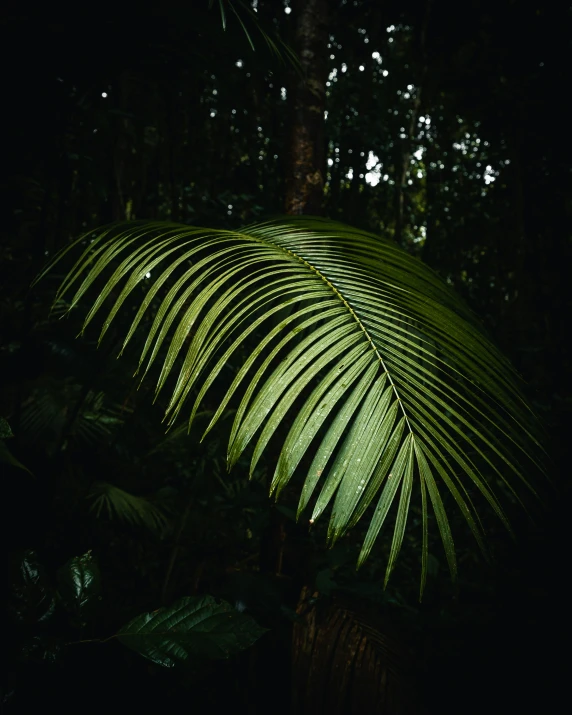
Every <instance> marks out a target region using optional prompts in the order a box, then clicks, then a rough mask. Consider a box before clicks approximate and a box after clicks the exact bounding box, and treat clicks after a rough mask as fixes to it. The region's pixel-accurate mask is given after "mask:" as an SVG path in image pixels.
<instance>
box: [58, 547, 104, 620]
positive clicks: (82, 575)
mask: <svg viewBox="0 0 572 715" xmlns="http://www.w3.org/2000/svg"><path fill="white" fill-rule="evenodd" d="M58 587H59V592H60V595H61V597H62V599H63V601H64V603H65V604H66V606H67V607H68V608H70V609H72V610H73V611H74V612H76V613H77V614H78V615H83V614H84V613H85V612H86V611H87V609H88V608H89V607H90V606H92V605H93V603H94V602H95V601H96V600H97V599H98V597H99V594H100V593H101V574H100V572H99V567H98V565H97V562H96V561H95V560H94V558H93V556H92V555H91V552H90V551H88V552H87V553H86V554H83V556H74V557H73V558H72V559H70V560H69V561H68V562H67V564H65V566H62V567H61V568H60V569H59V571H58Z"/></svg>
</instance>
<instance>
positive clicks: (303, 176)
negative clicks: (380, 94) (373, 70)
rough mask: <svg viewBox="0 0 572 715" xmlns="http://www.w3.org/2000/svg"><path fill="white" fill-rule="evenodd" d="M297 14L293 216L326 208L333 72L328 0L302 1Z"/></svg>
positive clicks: (290, 180)
mask: <svg viewBox="0 0 572 715" xmlns="http://www.w3.org/2000/svg"><path fill="white" fill-rule="evenodd" d="M294 11H295V12H296V15H297V18H298V20H297V25H296V38H295V47H296V50H297V52H298V57H299V59H300V66H301V76H300V78H299V79H298V80H297V82H296V85H295V87H294V94H293V97H292V106H293V114H292V127H291V134H290V146H289V156H288V164H287V167H286V201H285V210H286V213H288V214H320V213H321V212H322V201H323V190H324V177H325V175H326V166H325V149H324V109H325V103H326V80H327V74H328V65H327V44H328V30H327V20H328V3H327V0H301V1H300V2H298V3H297V5H296V6H295V8H294Z"/></svg>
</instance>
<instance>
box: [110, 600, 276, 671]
mask: <svg viewBox="0 0 572 715" xmlns="http://www.w3.org/2000/svg"><path fill="white" fill-rule="evenodd" d="M265 631H266V629H265V628H262V627H261V626H259V625H258V624H257V623H256V621H255V620H254V619H253V618H252V617H251V616H249V615H246V614H244V613H238V612H237V611H235V610H234V608H232V606H230V604H228V603H226V602H225V601H219V600H217V599H215V598H213V597H212V596H194V597H184V598H181V599H180V600H179V601H177V602H176V603H175V604H173V605H172V606H170V607H169V608H159V609H158V610H157V611H153V612H151V613H143V614H141V615H140V616H137V618H134V619H133V620H132V621H130V622H129V623H128V624H127V625H126V626H124V627H123V628H121V629H120V630H119V632H118V633H117V638H118V639H119V640H120V641H121V642H122V643H124V644H125V645H126V646H129V648H132V649H133V650H135V651H137V652H138V653H140V654H141V655H142V656H144V657H145V658H148V659H149V660H151V661H153V663H156V664H157V665H163V666H165V667H167V668H172V667H174V666H175V665H178V664H181V663H184V662H185V661H188V660H195V661H200V660H203V659H205V658H209V659H211V658H229V657H230V656H231V655H235V654H236V653H239V652H240V651H241V650H244V649H245V648H248V647H249V646H251V645H252V644H253V643H255V642H256V641H257V640H258V639H259V638H260V636H261V635H263V633H264V632H265Z"/></svg>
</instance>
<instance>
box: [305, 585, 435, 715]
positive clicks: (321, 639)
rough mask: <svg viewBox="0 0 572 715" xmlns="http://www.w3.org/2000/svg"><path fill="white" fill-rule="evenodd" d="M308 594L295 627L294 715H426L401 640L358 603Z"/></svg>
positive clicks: (306, 591)
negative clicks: (325, 601)
mask: <svg viewBox="0 0 572 715" xmlns="http://www.w3.org/2000/svg"><path fill="white" fill-rule="evenodd" d="M317 595H318V594H314V596H317ZM310 596H311V591H310V590H309V589H308V588H304V590H303V592H302V596H301V598H300V604H299V606H298V609H297V614H298V616H299V618H300V620H299V621H298V622H296V623H295V625H294V633H293V642H292V645H293V648H292V650H293V668H292V671H293V680H294V682H293V693H294V697H293V702H292V713H293V714H294V713H296V714H297V715H306V714H307V715H310V713H311V714H312V715H354V714H355V715H362V714H363V713H379V714H384V715H423V713H424V709H423V708H422V707H421V706H420V704H419V702H418V701H417V699H416V697H415V689H414V687H413V685H414V679H413V677H412V668H411V658H410V655H409V653H408V651H407V649H406V648H405V647H404V645H403V643H402V639H400V638H399V637H398V636H396V635H395V634H390V630H389V629H388V626H387V624H380V623H379V622H378V621H379V617H376V614H374V613H369V612H368V611H367V609H365V610H364V609H362V608H360V610H359V611H358V610H357V609H356V607H355V606H356V603H355V599H352V600H351V602H344V601H343V600H340V599H339V598H337V599H334V600H333V601H332V602H331V603H330V604H329V605H321V603H320V601H318V603H313V600H315V599H312V598H310Z"/></svg>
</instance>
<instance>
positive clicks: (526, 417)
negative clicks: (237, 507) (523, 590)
mask: <svg viewBox="0 0 572 715" xmlns="http://www.w3.org/2000/svg"><path fill="white" fill-rule="evenodd" d="M81 242H82V239H80V245H83V246H84V251H83V253H82V255H81V256H80V258H79V259H78V260H77V262H76V264H75V266H74V267H73V268H72V269H71V271H70V272H69V274H68V276H67V278H66V279H65V281H64V282H63V284H62V286H61V288H60V290H59V291H58V294H57V296H56V300H62V299H64V298H66V299H67V300H68V301H69V305H70V306H71V308H73V307H74V306H76V305H77V304H78V302H79V301H80V299H81V298H82V297H83V296H84V295H85V294H86V292H87V291H89V290H90V289H91V288H92V286H93V285H94V284H95V282H96V281H99V280H100V279H102V277H103V275H104V274H107V278H106V280H105V281H104V282H103V283H102V284H100V285H103V288H102V289H100V291H99V293H98V294H97V295H96V296H95V297H94V300H93V306H92V308H91V310H90V311H89V313H88V315H87V317H86V320H85V326H87V325H88V324H89V323H90V322H91V321H92V320H93V319H94V318H95V316H96V314H98V312H99V311H102V310H104V306H105V305H107V303H108V301H109V299H110V298H111V296H112V295H113V296H114V298H113V300H112V303H111V304H110V307H109V306H108V307H107V308H105V317H104V319H103V329H102V331H101V335H100V340H101V339H102V338H103V337H104V335H105V333H106V332H107V330H108V329H109V326H110V324H111V322H112V321H113V320H114V319H115V318H116V317H117V316H118V315H119V314H120V313H122V314H124V311H125V310H126V301H127V300H128V298H129V296H130V295H131V293H132V292H133V290H134V289H135V288H136V286H138V285H139V284H140V283H141V282H142V281H143V280H145V277H146V276H147V275H148V274H151V276H152V278H151V279H150V280H149V281H148V284H149V288H148V291H147V293H146V295H145V298H144V299H143V301H142V302H141V304H140V305H139V308H138V310H137V312H136V314H135V318H134V319H133V320H132V322H131V326H130V327H129V329H128V330H127V335H126V338H125V342H124V347H125V346H126V345H127V344H128V343H129V341H130V339H131V338H132V336H133V335H134V334H135V332H136V331H140V330H146V331H147V333H146V334H147V339H146V342H145V345H144V348H143V351H142V354H141V356H140V360H139V370H140V371H141V372H142V374H143V376H145V375H146V374H147V373H148V371H149V369H150V368H151V367H152V366H153V364H154V363H155V362H160V361H161V360H162V364H161V366H160V373H159V378H158V382H157V392H159V391H161V390H163V389H166V385H167V381H168V379H169V378H174V385H173V386H172V387H170V392H169V402H168V406H167V410H166V416H165V417H166V420H167V423H168V424H169V425H172V424H173V423H174V421H175V420H176V418H177V417H178V416H179V414H180V411H181V408H182V406H183V404H185V403H186V402H187V401H188V399H189V397H190V395H191V392H193V391H194V394H193V397H194V401H193V404H192V408H191V422H192V420H193V417H194V416H195V415H196V413H197V410H198V409H199V407H200V405H201V403H202V401H203V398H204V396H205V394H206V392H207V391H208V390H209V388H210V387H211V385H212V384H213V383H214V382H215V381H216V380H217V378H218V377H219V376H220V373H221V371H222V370H223V368H224V367H225V366H226V365H227V363H228V362H229V361H230V360H231V359H236V357H237V355H239V350H240V349H241V347H242V346H243V345H244V344H245V342H246V341H247V340H248V339H257V341H258V342H257V344H256V345H255V347H254V349H253V350H252V351H251V352H250V354H249V355H248V357H247V358H246V359H245V361H244V363H243V364H242V366H241V367H240V368H239V369H238V370H237V372H236V374H235V377H234V379H233V381H232V384H231V385H230V387H229V388H228V390H227V392H226V394H225V396H224V398H223V399H222V401H221V403H220V405H219V407H218V409H217V411H216V412H215V414H214V415H213V417H212V420H211V422H210V424H209V426H208V427H207V430H206V432H205V434H206V433H208V431H209V430H210V429H211V428H212V426H213V425H214V424H215V423H216V422H217V420H218V419H219V418H220V416H221V415H222V414H224V413H225V411H226V410H227V406H228V404H229V402H230V401H231V399H232V398H233V397H237V399H238V407H237V409H236V413H235V416H234V424H233V427H232V430H231V434H230V441H229V446H228V462H229V465H231V466H232V464H234V463H235V462H236V461H237V460H238V458H239V457H240V455H241V454H242V453H243V452H244V450H245V449H246V448H247V447H248V446H249V445H250V444H251V442H253V440H254V438H255V436H256V435H258V437H257V439H256V443H255V446H254V450H253V457H252V467H251V469H252V470H254V467H255V465H256V463H257V460H258V459H259V458H260V455H261V454H262V452H263V451H264V450H265V448H266V447H267V446H268V444H269V443H270V441H271V440H272V439H275V438H276V437H277V435H278V434H279V433H280V431H281V430H283V429H284V426H285V425H288V432H287V434H286V436H285V437H284V438H283V444H282V448H281V451H280V454H279V458H278V460H277V464H276V470H275V472H274V477H273V480H272V487H271V491H272V493H274V495H275V496H276V497H278V495H279V494H280V492H281V491H282V490H283V489H284V487H285V486H286V485H287V484H288V482H289V481H290V480H291V479H292V477H293V475H294V473H295V471H296V469H297V467H298V466H299V465H301V464H302V463H303V462H304V460H305V459H308V458H309V457H310V456H311V454H313V461H312V462H311V465H310V468H309V470H308V472H307V475H306V477H305V481H304V483H303V485H302V489H301V496H300V504H299V510H298V514H299V515H300V514H301V513H302V512H303V511H304V510H305V509H306V507H307V506H308V505H310V503H312V504H313V513H312V517H311V518H312V519H313V520H315V519H317V518H318V517H319V516H320V514H321V513H322V512H324V511H325V510H326V509H327V508H328V507H329V506H332V511H331V515H330V522H329V530H328V540H329V542H330V543H334V542H335V541H336V540H337V539H338V538H339V537H340V536H341V535H342V534H344V533H345V532H346V531H347V529H348V528H350V527H353V526H354V525H355V524H356V523H357V521H358V520H359V519H360V518H361V517H362V516H363V515H364V513H365V512H366V510H367V509H368V507H369V506H370V505H372V504H373V503H374V500H377V506H376V507H375V509H374V511H373V515H372V518H371V523H370V527H369V530H368V532H367V535H366V537H365V542H364V544H363V548H362V551H361V554H360V557H359V564H361V563H363V561H364V560H365V559H366V558H367V556H368V555H369V553H370V551H371V548H372V546H373V543H374V542H375V540H376V538H377V536H378V534H379V533H380V530H381V528H382V527H383V525H384V524H385V522H386V520H387V518H388V515H389V514H390V513H392V514H394V520H395V524H394V530H393V538H392V542H391V549H390V558H389V563H388V565H387V572H386V579H387V577H389V575H390V573H391V570H392V568H393V565H394V563H395V559H396V558H397V555H398V553H399V551H400V548H401V544H402V541H403V535H404V532H405V529H406V524H407V517H408V513H409V505H410V500H411V497H412V493H413V488H414V487H415V486H416V485H417V484H418V485H419V491H420V494H421V502H422V513H423V525H422V528H423V545H422V552H423V553H422V584H423V583H424V581H425V575H426V571H427V551H428V538H427V532H428V524H429V522H428V518H429V516H430V512H432V513H433V515H434V517H433V518H434V519H435V521H436V523H437V527H438V530H439V533H440V536H441V539H442V541H443V544H444V547H445V552H446V555H447V560H448V563H449V567H450V570H451V573H452V574H453V576H454V575H455V573H456V568H457V567H456V561H455V549H454V545H453V537H452V534H451V528H450V525H449V520H448V517H447V515H446V513H445V508H444V503H443V493H444V492H449V493H450V494H451V495H452V498H453V499H454V501H455V502H456V504H457V506H458V508H459V509H460V511H461V513H462V514H463V516H464V517H465V519H466V521H467V523H468V525H469V527H470V529H471V531H472V532H473V534H474V536H475V538H476V540H477V542H478V544H479V545H480V547H481V548H482V549H483V550H484V549H485V535H484V530H483V526H482V524H481V521H480V518H479V513H478V511H477V507H476V506H475V503H474V498H475V496H477V495H479V494H480V495H481V496H482V497H484V499H485V500H486V501H487V502H488V504H489V505H490V507H491V508H492V509H493V511H494V512H495V513H496V514H497V516H498V517H499V518H500V519H501V520H502V522H503V523H504V524H505V526H506V527H507V528H510V527H509V523H508V519H507V516H506V514H505V509H506V499H507V498H509V501H510V500H512V501H514V500H517V501H519V500H523V499H525V498H526V494H527V493H528V492H530V493H532V494H535V490H534V487H533V485H532V482H531V480H530V476H529V475H530V473H531V471H530V467H533V468H534V469H540V470H542V469H543V459H544V455H543V450H542V444H541V443H542V432H541V430H540V428H539V426H538V424H537V422H536V420H535V418H534V416H533V414H532V413H531V411H530V409H529V408H528V406H527V404H526V402H525V400H524V398H523V396H522V394H521V389H520V384H519V379H518V377H517V375H516V374H515V373H514V371H513V369H512V368H511V366H510V364H509V363H508V362H507V360H506V359H505V358H504V357H503V356H502V354H500V352H499V351H498V350H497V349H496V347H495V346H494V345H493V344H492V343H491V342H490V340H489V339H488V338H487V336H486V335H485V333H484V332H483V330H482V328H481V326H480V324H479V322H478V320H477V319H476V318H475V316H474V315H473V314H472V313H471V312H470V311H469V309H468V308H467V307H466V305H465V304H464V303H463V302H462V301H461V300H460V299H459V298H458V296H457V295H456V294H455V293H454V292H453V291H452V290H451V289H450V288H449V287H448V286H447V285H445V284H444V283H443V282H442V281H441V280H440V279H439V278H438V277H437V276H436V274H435V273H433V272H432V271H431V270H430V269H428V268H427V267H426V266H424V265H423V264H422V263H420V262H419V261H417V260H416V259H413V258H411V257H410V256H409V255H407V254H406V253H405V252H404V251H402V250H401V249H400V248H398V247H397V246H396V245H395V244H394V243H392V242H390V241H388V240H385V239H382V238H380V237H379V236H375V235H373V234H370V233H367V232H364V231H360V230H357V229H354V228H351V227H348V226H344V225H342V224H338V223H334V222H330V221H327V220H325V219H324V220H323V219H310V218H308V217H300V218H297V217H293V218H288V219H284V220H278V221H273V222H268V223H263V224H258V225H254V226H249V227H247V228H245V229H244V230H242V231H217V230H210V229H201V228H195V227H187V226H180V225H173V224H159V223H131V224H128V225H122V226H119V227H110V228H107V229H105V230H102V231H101V232H100V233H99V235H98V236H97V238H96V239H95V240H93V242H92V243H89V244H88V245H87V247H85V242H84V243H83V244H82V243H81ZM72 248H73V246H72V247H70V248H69V249H66V251H64V253H66V252H67V251H68V250H71V249H72ZM60 257H61V256H60ZM60 257H58V258H57V259H56V260H59V258H60ZM46 270H49V269H46ZM157 304H158V306H159V307H158V309H156V310H154V313H153V314H152V315H151V316H150V318H149V319H148V322H147V323H144V322H143V317H144V315H146V313H148V312H149V313H151V311H150V307H151V305H155V306H156V305H157ZM318 486H320V491H319V493H318V495H317V496H316V490H317V488H318ZM507 495H508V496H507Z"/></svg>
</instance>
